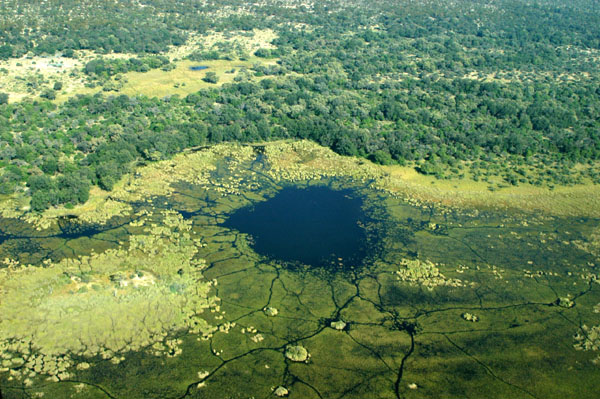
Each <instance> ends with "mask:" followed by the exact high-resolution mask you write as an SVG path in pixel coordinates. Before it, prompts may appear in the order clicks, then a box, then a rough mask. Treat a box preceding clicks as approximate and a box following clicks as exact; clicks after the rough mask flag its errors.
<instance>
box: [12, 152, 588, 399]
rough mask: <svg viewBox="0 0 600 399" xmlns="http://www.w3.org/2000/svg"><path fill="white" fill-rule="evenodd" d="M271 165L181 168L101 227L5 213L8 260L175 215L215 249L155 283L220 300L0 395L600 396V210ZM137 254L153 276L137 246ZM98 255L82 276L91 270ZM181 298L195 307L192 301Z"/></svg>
mask: <svg viewBox="0 0 600 399" xmlns="http://www.w3.org/2000/svg"><path fill="white" fill-rule="evenodd" d="M270 167H271V165H270V162H269V159H268V157H266V156H265V155H263V154H262V153H260V152H257V154H255V156H254V157H252V158H251V159H250V160H245V161H237V160H236V157H235V156H229V157H228V156H224V157H222V158H220V159H219V160H218V162H217V163H216V167H215V168H214V169H213V170H212V171H211V172H210V176H209V179H208V180H207V181H206V182H204V183H198V182H194V183H192V182H189V181H181V182H178V183H176V184H174V186H173V187H174V191H173V192H172V193H170V194H169V195H165V196H161V197H155V198H152V202H149V201H139V202H132V203H131V205H132V211H131V215H132V216H129V217H127V216H122V217H119V218H114V219H112V220H110V221H109V222H108V223H107V224H101V225H87V224H85V223H80V222H78V221H77V220H76V219H75V220H71V219H69V220H61V221H60V223H59V224H57V225H55V226H53V227H51V228H50V229H49V230H45V231H36V230H35V229H33V228H31V227H29V228H28V227H27V224H26V223H24V222H21V223H15V222H14V220H4V221H0V228H1V230H2V232H3V241H2V242H1V243H0V255H1V256H0V257H1V258H4V257H10V258H14V257H17V258H18V259H19V260H20V261H21V262H24V263H25V262H31V263H34V264H37V265H39V264H40V263H41V262H42V261H43V260H44V259H48V258H51V259H55V260H59V259H65V258H75V257H77V256H80V255H88V254H89V253H90V251H92V250H93V251H95V252H96V253H100V252H103V251H106V250H108V249H111V248H113V249H114V248H117V247H119V246H127V245H128V244H127V243H128V241H130V240H134V239H139V235H140V234H141V232H142V230H143V229H144V228H145V227H144V226H166V225H170V224H168V223H170V222H168V218H169V217H171V218H172V216H165V215H166V214H164V211H172V212H175V215H176V216H177V217H181V218H182V219H184V220H185V221H186V223H189V226H190V230H189V234H190V239H191V240H196V241H197V254H195V255H194V258H198V259H200V258H201V259H204V260H205V263H203V266H202V267H201V268H199V269H198V271H190V270H188V269H186V270H183V269H182V270H174V272H173V273H172V274H173V276H170V275H168V274H167V275H165V276H166V277H161V278H158V277H157V278H156V281H155V283H156V284H157V285H158V284H161V283H162V282H161V279H163V280H165V279H173V281H170V280H169V281H167V282H166V283H165V287H166V289H165V291H166V292H167V294H168V295H170V296H168V298H171V300H173V298H178V297H177V295H178V293H179V292H180V291H181V290H182V289H183V288H185V284H187V283H189V281H195V282H196V284H198V287H201V284H203V282H205V281H214V282H215V283H214V285H213V286H212V288H211V292H212V293H213V294H215V295H217V296H218V297H219V298H220V301H219V302H218V306H213V307H211V308H210V309H206V310H205V311H204V312H201V313H199V317H202V318H203V319H204V320H206V321H207V322H208V323H209V324H211V325H213V326H215V327H216V331H213V332H212V333H211V334H208V335H203V334H198V333H194V332H191V331H190V330H188V329H186V328H184V329H181V328H180V329H176V330H165V333H166V336H165V337H164V340H163V337H162V336H160V338H159V339H160V340H163V341H160V342H159V343H160V344H161V345H163V346H165V347H168V348H167V349H165V350H162V351H160V350H159V351H158V352H157V349H156V348H157V347H159V346H160V345H158V346H157V344H156V343H153V342H150V343H149V344H148V345H147V346H146V347H144V346H143V345H142V347H143V349H142V350H135V351H134V350H127V349H124V350H122V351H120V352H119V351H117V352H116V354H115V353H106V352H99V353H98V355H96V356H92V357H84V356H79V355H77V356H74V355H73V356H71V357H72V359H74V360H73V362H75V363H74V364H78V366H74V365H73V366H71V367H70V368H69V369H68V370H67V372H68V375H62V377H64V378H60V379H59V381H58V382H49V381H47V378H48V376H47V375H44V374H43V373H38V374H36V375H34V376H32V377H29V376H28V375H29V374H25V375H24V376H22V377H17V376H16V375H15V376H13V375H11V373H9V372H6V371H5V372H0V392H1V394H2V398H3V399H4V398H19V399H21V398H31V397H37V396H36V395H39V394H41V393H43V394H44V395H45V396H44V397H50V398H62V397H73V398H107V397H108V398H123V399H125V398H127V399H129V398H133V399H135V398H140V399H141V398H144V399H145V398H173V399H183V398H198V399H201V398H211V399H212V398H244V399H247V398H248V399H249V398H265V399H266V398H271V397H277V396H275V394H276V392H278V393H280V394H281V393H283V392H286V391H287V397H289V398H296V399H322V398H355V399H371V398H372V399H381V398H390V399H399V398H499V399H500V398H539V399H542V398H544V399H546V398H556V399H563V398H584V399H586V398H589V399H595V398H596V396H597V387H598V381H600V368H599V366H598V365H597V364H595V363H593V361H594V360H595V359H596V358H597V356H598V352H597V351H594V350H592V349H588V350H586V347H585V345H583V344H582V343H584V344H585V343H586V342H587V341H586V340H585V338H586V337H588V338H589V337H595V335H594V334H597V332H596V331H595V330H594V329H593V326H597V325H599V324H600V313H599V312H600V306H599V305H598V304H599V303H600V284H598V283H597V282H596V281H597V274H598V270H597V267H598V266H597V265H598V264H600V261H599V259H598V256H597V252H595V251H597V249H595V248H596V247H594V245H595V244H594V243H593V240H592V239H591V238H590V237H592V236H593V235H594V234H596V233H594V232H597V231H598V229H599V226H600V222H599V221H598V220H593V219H583V218H559V217H549V216H546V215H535V214H525V213H520V212H492V211H486V210H456V209H444V208H436V207H434V206H427V205H413V204H409V203H407V202H405V201H403V200H402V199H400V198H396V197H394V196H393V195H390V194H388V193H386V192H383V191H381V190H378V189H375V188H374V187H372V186H370V185H369V183H368V182H365V181H358V180H353V179H351V178H342V177H339V176H336V177H327V176H325V177H322V178H319V179H315V178H311V179H305V180H302V179H296V180H293V181H292V179H289V180H285V179H276V178H275V177H273V176H274V174H272V173H270ZM142 211H147V212H148V213H143V212H142ZM133 215H135V216H133ZM141 222H144V226H141ZM186 234H187V233H186ZM175 236H178V237H179V236H181V235H180V234H179V233H178V232H176V235H175ZM136 237H138V238H136ZM189 242H190V240H188V239H187V238H185V239H184V240H183V241H182V243H183V244H185V245H188V244H189ZM338 258H341V260H340V259H338ZM179 260H180V259H179V258H178V261H179ZM181 260H182V261H183V260H185V259H184V258H181ZM131 263H132V269H131V270H135V273H139V274H136V275H137V276H140V275H142V274H143V275H145V276H149V275H152V272H151V271H150V272H149V271H148V270H146V269H147V268H148V266H144V264H145V263H144V261H143V259H140V261H139V262H135V261H133V260H132V262H131ZM147 264H148V263H147ZM175 264H178V263H175ZM51 267H54V266H51ZM179 267H180V266H177V268H176V269H179ZM133 268H135V269H133ZM88 269H89V271H86V273H87V274H85V273H84V275H82V276H81V277H82V278H86V279H88V280H91V281H94V270H95V269H94V267H88V268H87V269H86V270H88ZM322 271H326V272H322ZM140 272H142V273H140ZM111 273H113V272H111ZM113 275H114V273H113ZM136 275H134V276H133V277H131V276H129V277H131V278H132V279H136V278H138V277H136ZM188 276H189V277H190V278H189V279H186V278H187V277H188ZM129 277H128V278H129ZM105 281H107V283H106V284H111V283H110V282H109V279H108V278H106V279H105ZM129 281H134V280H129ZM90 284H91V283H90ZM115 284H116V283H115ZM44 287H46V286H44ZM192 288H193V287H192ZM111 289H113V287H112V286H111ZM188 289H189V288H188ZM132 290H134V291H132V292H134V293H136V292H137V293H139V295H146V294H145V293H146V291H144V290H148V288H144V287H139V288H132ZM135 290H138V291H135ZM57 291H58V290H55V293H56V292H57ZM48 292H49V290H48V289H47V287H46V288H44V289H40V290H39V291H36V293H35V300H34V301H32V302H31V304H28V305H27V311H25V310H24V311H23V312H24V313H23V314H29V313H28V312H31V311H30V310H29V309H37V308H36V306H38V305H37V304H39V303H46V302H45V301H46V300H47V301H49V302H48V303H50V304H52V303H55V302H52V301H58V299H60V298H58V297H55V296H53V297H51V298H49V299H44V295H48ZM94 292H95V291H94V289H90V290H89V292H87V293H83V294H77V295H82V296H81V298H82V301H83V300H84V299H85V298H89V296H90V295H94ZM98 292H99V293H101V292H102V291H98ZM147 292H151V291H149V290H148V291H147ZM183 292H187V294H186V295H188V296H187V297H182V299H186V298H187V299H193V295H190V294H189V292H190V291H183ZM61 295H62V294H61ZM65 295H67V294H65ZM73 295H75V294H73ZM86 295H87V296H86ZM61 298H62V297H61ZM136 298H137V297H136ZM50 299H51V300H52V301H50ZM63 299H64V298H63ZM149 299H152V298H149ZM93 303H94V304H96V302H93ZM98 303H100V302H98ZM173 303H174V305H173V307H174V308H175V309H176V310H177V306H181V309H182V312H184V314H188V313H189V306H190V303H189V302H187V301H183V302H181V303H180V302H176V301H174V302H173ZM1 305H2V304H1V303H0V306H1ZM15 306H18V304H17V305H15ZM97 306H99V305H97ZM104 306H105V305H104ZM24 309H25V308H24ZM41 309H46V310H48V309H52V308H51V307H47V308H41ZM132 309H133V310H131V314H127V313H123V314H121V316H126V318H125V321H124V323H125V324H124V325H125V326H126V327H127V329H129V330H130V329H131V327H130V326H131V325H132V322H131V320H136V315H137V314H138V313H140V314H142V315H143V314H144V313H147V314H148V317H150V315H152V314H153V312H152V311H149V310H148V308H147V307H144V308H142V309H144V310H143V311H140V310H139V309H138V308H132ZM134 312H135V313H134ZM68 315H69V314H68V313H65V314H64V315H61V317H68ZM0 317H1V316H0ZM0 320H2V319H0ZM40 320H41V319H40ZM76 320H77V319H76ZM118 321H119V319H118V317H115V318H114V320H113V321H112V323H118ZM108 323H111V320H110V318H109V319H108ZM584 325H586V326H587V327H586V328H587V330H586V329H584V328H583V326H584ZM11 326H12V324H2V327H3V330H2V331H3V332H2V334H5V332H7V331H8V330H7V329H6V327H11ZM50 328H54V327H52V326H50ZM114 328H115V327H114V324H113V326H109V327H107V328H106V331H112V330H113V329H114ZM60 331H61V330H59V329H57V330H56V332H60ZM100 331H101V330H100ZM35 333H36V329H35V328H32V329H31V330H27V331H26V333H23V338H22V339H27V338H26V337H28V336H31V335H32V334H35ZM136 334H139V335H143V334H144V329H143V328H142V329H141V330H140V331H139V332H138V331H137V330H136ZM68 335H69V334H67V333H63V335H61V336H68ZM105 335H106V334H104V333H102V334H98V336H97V337H95V338H94V339H96V341H94V342H102V341H101V340H102V339H105V338H103V337H104V336H105ZM3 336H6V334H5V335H3ZM11 336H18V334H17V333H16V332H15V333H14V334H12V335H11ZM576 337H579V338H576ZM111 339H112V338H111ZM133 339H134V340H135V337H134V338H133ZM153 339H156V338H153ZM11 342H13V341H11ZM169 345H170V346H169ZM32 347H33V348H35V343H33V344H32ZM169 348H170V349H169ZM588 348H591V346H588ZM0 349H1V348H0ZM5 353H6V352H5ZM12 353H13V352H10V354H12ZM18 356H19V357H23V359H24V361H25V362H26V363H25V365H27V364H28V363H27V362H28V361H29V360H28V359H30V358H31V355H30V354H27V355H24V354H19V355H18ZM113 356H115V357H118V359H117V360H116V361H115V357H113ZM4 360H6V359H4ZM80 362H85V363H87V364H88V366H89V367H84V366H80V365H79V363H80ZM5 363H6V362H5ZM3 364H4V363H3ZM6 364H7V365H9V366H10V365H11V364H12V363H10V362H8V363H6ZM19 364H20V363H19V361H17V363H15V367H14V368H15V369H17V370H22V369H23V366H19ZM31 364H32V366H31V367H33V368H34V370H35V367H36V364H37V363H36V361H33V363H31ZM3 367H6V366H3ZM11 367H12V366H11ZM27 367H28V366H27ZM40 367H41V366H40ZM40 367H38V368H40ZM19 373H20V372H19ZM13 374H14V372H13ZM279 387H282V388H285V391H284V390H277V389H278V388H279Z"/></svg>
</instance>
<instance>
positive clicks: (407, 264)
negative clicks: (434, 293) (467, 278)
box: [396, 259, 463, 290]
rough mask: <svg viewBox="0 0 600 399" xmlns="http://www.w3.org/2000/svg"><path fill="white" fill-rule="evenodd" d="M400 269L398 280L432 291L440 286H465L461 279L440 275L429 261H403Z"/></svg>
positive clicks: (397, 273)
mask: <svg viewBox="0 0 600 399" xmlns="http://www.w3.org/2000/svg"><path fill="white" fill-rule="evenodd" d="M400 267H401V268H400V270H397V271H396V275H397V276H398V280H400V281H402V282H407V283H409V284H413V285H419V286H423V287H426V288H427V289H430V290H431V289H433V288H435V287H438V286H450V287H462V286H463V282H462V281H461V280H459V279H448V278H446V277H445V276H444V275H443V274H442V273H440V271H439V269H438V268H437V266H436V265H435V264H433V263H432V262H430V261H428V260H426V261H421V260H419V259H414V260H409V259H402V260H401V261H400Z"/></svg>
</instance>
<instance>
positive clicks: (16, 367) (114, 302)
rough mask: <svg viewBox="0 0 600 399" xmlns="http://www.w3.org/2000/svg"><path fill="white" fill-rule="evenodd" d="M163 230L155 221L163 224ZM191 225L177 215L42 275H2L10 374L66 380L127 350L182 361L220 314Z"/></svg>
mask: <svg viewBox="0 0 600 399" xmlns="http://www.w3.org/2000/svg"><path fill="white" fill-rule="evenodd" d="M157 222H159V223H160V224H159V223H157ZM190 229H191V225H190V223H189V222H186V221H184V220H183V219H182V218H181V216H179V215H177V214H175V213H173V212H164V213H163V215H162V217H161V218H160V219H158V220H156V221H155V222H154V223H151V224H150V226H149V227H147V228H145V229H144V233H143V234H139V235H133V236H131V237H130V240H129V245H128V247H121V248H119V249H115V250H108V251H106V252H104V253H102V254H94V255H92V256H83V257H80V258H76V259H64V260H63V261H60V262H58V263H48V264H46V265H45V267H43V268H40V267H35V266H26V265H11V266H9V267H6V268H4V269H0V287H2V289H1V290H0V356H1V357H2V358H3V359H4V361H3V363H2V364H3V368H4V371H6V370H12V371H11V376H13V377H15V378H20V377H25V376H27V375H29V374H30V373H36V374H45V375H48V376H50V377H51V379H52V380H65V379H68V378H69V372H68V371H67V370H68V369H69V368H71V367H72V366H76V367H77V369H78V370H85V369H87V368H89V366H90V364H89V362H85V361H84V362H81V363H79V364H77V363H76V361H75V360H74V359H75V358H81V357H85V358H93V357H96V356H100V357H102V358H103V359H110V360H111V361H112V362H113V363H115V364H117V363H119V362H120V361H122V360H124V356H126V354H127V353H129V352H131V351H139V350H145V349H146V348H149V350H150V351H151V352H152V353H153V354H155V355H157V356H162V355H163V354H164V355H167V356H177V355H179V354H181V349H180V347H179V345H180V344H181V341H180V340H171V339H167V338H166V337H167V335H168V334H170V333H173V332H176V331H180V330H186V331H189V332H191V333H194V334H210V333H212V332H213V331H214V330H215V328H214V327H212V326H211V325H210V324H209V323H207V322H206V321H205V320H204V319H203V318H202V317H201V314H202V313H203V311H204V310H205V309H208V308H209V307H211V306H215V305H216V303H217V298H216V297H214V296H212V295H211V294H210V291H211V286H212V283H211V282H202V274H201V272H202V269H203V268H204V265H205V264H204V261H203V260H202V259H197V258H196V257H195V255H196V253H197V251H198V249H197V247H196V245H195V243H194V241H193V240H192V239H191V236H190Z"/></svg>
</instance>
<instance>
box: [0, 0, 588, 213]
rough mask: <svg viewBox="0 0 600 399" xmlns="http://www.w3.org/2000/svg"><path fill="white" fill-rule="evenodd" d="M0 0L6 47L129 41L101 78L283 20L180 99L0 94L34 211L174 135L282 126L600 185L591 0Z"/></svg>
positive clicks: (391, 151)
mask: <svg viewBox="0 0 600 399" xmlns="http://www.w3.org/2000/svg"><path fill="white" fill-rule="evenodd" d="M4 3H5V4H4V7H3V8H2V9H1V10H0V25H1V29H0V57H2V58H10V57H19V56H22V55H24V54H27V53H33V54H55V53H62V54H64V55H67V56H68V55H69V54H72V53H73V51H74V50H79V49H88V50H94V51H96V52H97V54H98V56H99V57H101V56H102V54H105V53H109V52H127V53H135V54H137V55H138V57H137V58H132V59H128V60H119V61H109V60H103V59H102V58H99V59H98V60H95V61H93V62H91V63H88V64H87V65H86V68H85V72H86V73H87V74H88V75H90V76H95V77H102V76H104V77H107V76H112V74H114V73H119V72H124V71H129V70H142V71H143V70H146V69H148V68H158V67H163V68H164V67H169V64H168V60H167V59H165V58H164V57H160V56H155V55H152V54H157V55H158V54H160V53H161V52H163V51H165V50H166V49H167V48H168V47H169V46H171V45H175V46H177V45H181V44H183V43H184V42H185V40H186V38H187V37H188V35H189V34H190V32H198V33H203V32H206V31H209V30H216V31H239V30H246V31H247V30H251V29H253V28H271V29H273V30H274V31H275V32H276V33H277V35H278V38H277V39H276V40H275V41H274V42H273V45H274V46H275V48H274V49H261V50H259V51H257V52H256V54H255V55H256V56H259V57H266V58H277V59H278V64H277V65H276V66H274V67H259V66H257V67H256V68H254V69H253V70H252V71H250V73H249V74H248V75H245V77H243V76H240V77H239V78H238V79H237V81H236V82H234V83H233V84H225V85H223V86H220V87H215V88H213V89H209V90H205V91H202V92H198V93H194V94H190V95H188V96H187V97H185V98H179V97H177V96H172V97H168V98H145V97H132V98H130V97H127V96H123V95H117V96H110V95H94V96H77V97H74V98H71V99H70V100H69V101H67V102H66V103H64V104H62V105H56V104H54V103H53V102H50V101H48V100H46V99H36V100H28V101H22V102H18V103H10V104H9V103H7V101H6V98H5V96H1V95H0V165H1V166H2V167H3V173H2V175H1V176H0V179H1V182H0V183H1V184H0V188H1V191H2V193H5V194H10V193H12V192H14V191H25V192H27V193H30V194H31V195H32V208H33V209H35V210H42V209H45V208H48V207H50V206H53V205H58V204H75V203H79V202H83V201H85V200H86V199H87V197H88V192H89V188H90V186H91V185H98V186H100V187H101V188H104V189H107V190H110V189H111V188H112V187H113V185H114V184H115V182H116V181H117V180H118V179H119V178H120V176H122V175H123V174H124V173H127V172H129V171H131V170H132V167H133V166H134V165H136V163H140V162H148V161H153V160H159V159H165V158H168V157H170V156H172V155H173V154H175V153H177V152H180V151H182V150H183V149H185V148H189V147H194V146H198V145H204V144H209V143H218V142H221V141H240V142H253V141H262V140H273V139H279V138H306V139H310V140H313V141H316V142H318V143H320V144H322V145H324V146H328V147H330V148H332V149H333V150H335V151H336V152H338V153H340V154H344V155H357V156H361V157H365V158H369V159H371V160H373V161H375V162H378V163H382V164H392V163H398V164H405V163H407V162H414V164H415V165H416V167H417V168H418V170H419V171H420V172H422V173H425V174H434V175H437V176H438V177H440V178H442V177H451V176H453V177H461V176H464V168H465V165H467V166H468V168H469V170H470V171H471V173H472V176H473V177H474V178H475V179H483V180H486V179H488V178H489V177H490V176H491V175H499V176H501V177H502V178H503V179H504V181H505V182H506V184H519V183H531V184H537V185H540V184H557V183H558V184H572V183H576V182H581V181H583V180H582V179H584V178H587V179H591V180H592V181H595V182H596V183H600V176H599V175H598V174H597V172H595V170H596V169H597V168H593V167H591V166H590V165H595V162H596V161H598V159H599V158H600V72H599V69H598V65H599V62H600V59H599V58H600V3H598V2H596V1H593V0H575V1H569V2H567V1H558V0H544V1H521V0H500V1H495V2H489V1H467V0H456V1H453V2H445V1H420V2H413V1H404V0H398V1H369V2H362V1H356V0H351V1H345V2H335V1H318V2H314V3H313V4H312V5H311V6H298V7H290V6H291V5H297V4H300V2H295V1H273V0H268V1H266V2H261V3H248V2H241V1H236V0H234V1H232V0H225V1H220V2H218V3H217V2H215V3H211V2H200V1H192V0H179V1H166V0H148V1H119V2H114V1H105V0H87V1H83V2H82V1H77V2H75V1H47V2H46V3H39V2H34V1H22V0H20V1H5V2H4ZM221 56H222V55H220V54H212V53H207V52H205V51H199V52H198V53H197V54H195V56H194V57H195V58H194V59H198V60H201V59H216V58H219V57H221ZM0 78H1V76H0ZM582 165H583V166H584V167H582ZM586 165H587V166H586ZM575 166H577V168H574V167H575ZM575 169H577V170H578V171H579V172H578V173H575V172H574V170H575ZM582 171H583V172H582Z"/></svg>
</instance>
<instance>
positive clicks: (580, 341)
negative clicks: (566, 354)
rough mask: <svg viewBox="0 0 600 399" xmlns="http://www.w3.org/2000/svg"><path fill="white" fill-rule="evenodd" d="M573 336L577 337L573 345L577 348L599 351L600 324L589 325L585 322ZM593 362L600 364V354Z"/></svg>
mask: <svg viewBox="0 0 600 399" xmlns="http://www.w3.org/2000/svg"><path fill="white" fill-rule="evenodd" d="M573 338H574V339H575V344H574V345H573V347H574V348H575V349H577V350H581V351H597V350H598V349H600V325H598V326H592V327H588V326H587V325H585V324H584V325H582V326H581V329H580V331H578V332H577V333H576V334H575V335H574V336H573ZM592 362H593V363H594V364H598V365H600V355H598V356H597V357H596V358H595V359H593V360H592Z"/></svg>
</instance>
